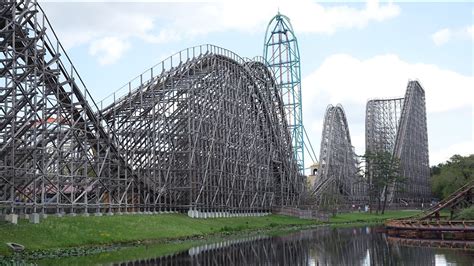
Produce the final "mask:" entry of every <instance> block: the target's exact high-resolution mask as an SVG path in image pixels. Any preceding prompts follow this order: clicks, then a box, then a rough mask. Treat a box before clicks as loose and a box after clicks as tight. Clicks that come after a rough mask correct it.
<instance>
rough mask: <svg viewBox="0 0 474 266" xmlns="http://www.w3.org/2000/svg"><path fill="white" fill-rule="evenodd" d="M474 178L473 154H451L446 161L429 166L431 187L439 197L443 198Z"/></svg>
mask: <svg viewBox="0 0 474 266" xmlns="http://www.w3.org/2000/svg"><path fill="white" fill-rule="evenodd" d="M473 179H474V154H471V155H469V156H461V155H453V156H452V157H451V158H450V159H449V160H448V161H447V162H446V163H440V164H438V165H437V166H432V167H431V187H432V189H433V193H434V195H435V196H436V197H438V198H439V199H444V198H446V197H447V196H449V195H450V194H451V193H453V192H455V191H456V190H458V189H459V188H460V187H462V186H463V185H465V184H466V183H467V182H469V181H471V180H473Z"/></svg>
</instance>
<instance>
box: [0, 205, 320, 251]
mask: <svg viewBox="0 0 474 266" xmlns="http://www.w3.org/2000/svg"><path fill="white" fill-rule="evenodd" d="M318 223H319V222H317V221H314V220H304V219H299V218H295V217H289V216H282V215H269V216H263V217H234V218H214V219H192V218H189V217H188V216H186V215H184V214H160V215H123V216H101V217H92V216H91V217H79V216H77V217H62V218H58V217H51V216H50V217H48V218H47V219H44V220H42V221H41V223H40V224H30V223H28V222H27V221H23V220H22V221H20V223H19V224H18V225H12V224H7V223H0V255H2V254H3V255H7V254H10V251H9V248H8V247H7V246H6V245H5V244H4V243H7V242H15V243H20V244H22V245H24V246H25V247H26V250H27V251H32V250H40V249H41V250H43V249H52V248H67V247H77V246H99V245H105V244H118V243H132V242H137V241H147V240H159V239H183V238H187V237H195V236H205V235H209V234H213V233H221V232H238V231H242V230H258V229H264V228H279V227H283V226H290V225H315V224H318Z"/></svg>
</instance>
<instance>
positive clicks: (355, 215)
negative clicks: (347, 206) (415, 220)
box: [329, 210, 420, 224]
mask: <svg viewBox="0 0 474 266" xmlns="http://www.w3.org/2000/svg"><path fill="white" fill-rule="evenodd" d="M418 213H420V211H417V210H399V211H385V213H384V214H383V215H382V214H375V212H373V213H365V212H351V213H343V214H338V215H336V216H335V217H331V218H330V219H329V223H331V224H336V223H337V224H340V223H380V222H384V221H385V220H387V219H394V218H405V217H409V216H412V215H415V214H418Z"/></svg>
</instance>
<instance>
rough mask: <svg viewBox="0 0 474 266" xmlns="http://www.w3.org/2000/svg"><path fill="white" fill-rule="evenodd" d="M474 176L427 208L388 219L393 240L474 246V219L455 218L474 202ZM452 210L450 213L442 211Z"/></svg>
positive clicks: (454, 246)
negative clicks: (409, 215)
mask: <svg viewBox="0 0 474 266" xmlns="http://www.w3.org/2000/svg"><path fill="white" fill-rule="evenodd" d="M473 192H474V180H473V181H470V182H468V183H467V184H465V185H464V186H462V187H461V188H460V189H458V190H457V191H456V192H454V193H453V194H451V195H450V196H449V197H447V198H446V199H444V200H443V201H441V202H439V203H438V204H436V205H434V206H432V207H430V208H429V209H427V210H426V211H424V212H422V213H420V214H417V215H414V216H411V217H408V218H404V219H394V220H388V221H387V222H386V223H385V227H386V228H387V234H388V236H389V240H391V242H396V243H401V244H409V245H422V246H434V247H444V248H446V247H449V248H461V249H474V220H455V219H454V220H453V218H454V214H455V213H456V212H457V211H458V210H460V209H462V208H466V207H470V206H472V204H473V201H474V200H473V196H474V193H473ZM442 211H444V213H446V212H445V211H449V213H450V215H449V216H448V215H441V213H442Z"/></svg>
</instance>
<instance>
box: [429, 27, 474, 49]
mask: <svg viewBox="0 0 474 266" xmlns="http://www.w3.org/2000/svg"><path fill="white" fill-rule="evenodd" d="M431 39H432V40H433V42H434V43H435V44H436V45H437V46H441V45H444V44H446V43H448V42H450V41H452V40H470V41H471V42H472V41H473V40H474V25H470V26H466V27H463V28H459V29H449V28H444V29H441V30H439V31H437V32H435V33H433V34H432V35H431Z"/></svg>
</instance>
